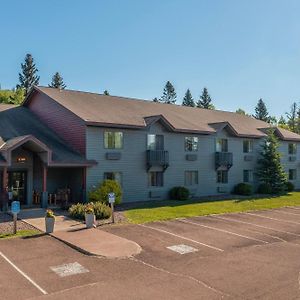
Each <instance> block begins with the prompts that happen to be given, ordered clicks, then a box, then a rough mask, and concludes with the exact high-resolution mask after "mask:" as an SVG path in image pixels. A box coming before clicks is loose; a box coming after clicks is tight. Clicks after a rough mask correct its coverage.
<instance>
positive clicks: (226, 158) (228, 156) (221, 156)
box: [215, 152, 233, 170]
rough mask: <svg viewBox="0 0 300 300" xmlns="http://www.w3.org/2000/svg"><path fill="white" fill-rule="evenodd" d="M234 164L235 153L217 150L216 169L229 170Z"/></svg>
mask: <svg viewBox="0 0 300 300" xmlns="http://www.w3.org/2000/svg"><path fill="white" fill-rule="evenodd" d="M232 165H233V155H232V153H231V152H216V153H215V167H216V170H219V169H223V170H229V169H230V168H231V167H232Z"/></svg>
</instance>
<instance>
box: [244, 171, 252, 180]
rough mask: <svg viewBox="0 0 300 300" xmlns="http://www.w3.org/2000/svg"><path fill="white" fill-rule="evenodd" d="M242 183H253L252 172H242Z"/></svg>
mask: <svg viewBox="0 0 300 300" xmlns="http://www.w3.org/2000/svg"><path fill="white" fill-rule="evenodd" d="M243 181H244V182H246V183H248V182H253V171H252V170H244V171H243Z"/></svg>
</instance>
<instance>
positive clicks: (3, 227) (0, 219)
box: [0, 212, 35, 234]
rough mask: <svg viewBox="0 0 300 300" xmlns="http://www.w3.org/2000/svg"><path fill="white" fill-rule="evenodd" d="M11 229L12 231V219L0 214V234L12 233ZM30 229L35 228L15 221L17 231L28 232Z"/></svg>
mask: <svg viewBox="0 0 300 300" xmlns="http://www.w3.org/2000/svg"><path fill="white" fill-rule="evenodd" d="M13 229H14V223H13V217H12V216H10V215H8V214H5V213H1V212H0V234H9V233H13ZM30 229H35V228H34V227H32V226H30V225H29V224H27V223H25V222H22V221H20V220H18V221H17V230H30Z"/></svg>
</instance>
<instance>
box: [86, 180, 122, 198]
mask: <svg viewBox="0 0 300 300" xmlns="http://www.w3.org/2000/svg"><path fill="white" fill-rule="evenodd" d="M109 193H115V197H116V201H115V204H120V203H121V201H122V189H121V186H120V184H119V183H118V182H117V181H115V180H110V179H107V180H104V181H103V182H102V184H100V185H98V187H96V188H95V189H94V190H92V191H90V192H89V195H88V198H89V201H92V202H98V201H100V202H103V203H106V204H108V194H109Z"/></svg>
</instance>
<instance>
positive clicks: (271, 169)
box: [257, 129, 287, 194]
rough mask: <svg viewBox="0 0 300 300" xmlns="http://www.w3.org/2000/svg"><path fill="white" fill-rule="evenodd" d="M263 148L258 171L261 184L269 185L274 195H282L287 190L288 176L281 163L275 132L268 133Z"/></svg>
mask: <svg viewBox="0 0 300 300" xmlns="http://www.w3.org/2000/svg"><path fill="white" fill-rule="evenodd" d="M261 147H262V150H261V152H260V158H259V160H258V170H257V176H258V179H259V182H260V183H263V184H266V185H268V186H269V187H270V188H271V190H272V193H275V194H277V193H281V192H283V191H284V190H285V185H286V182H287V175H286V173H285V171H284V169H283V167H282V165H281V162H280V156H281V154H280V153H279V151H278V147H279V143H278V139H277V138H276V136H275V134H274V130H272V129H270V130H269V131H268V136H267V138H266V139H265V141H264V143H263V144H262V146H261Z"/></svg>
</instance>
